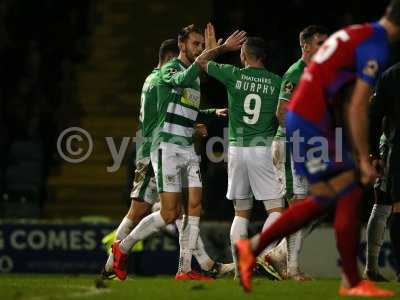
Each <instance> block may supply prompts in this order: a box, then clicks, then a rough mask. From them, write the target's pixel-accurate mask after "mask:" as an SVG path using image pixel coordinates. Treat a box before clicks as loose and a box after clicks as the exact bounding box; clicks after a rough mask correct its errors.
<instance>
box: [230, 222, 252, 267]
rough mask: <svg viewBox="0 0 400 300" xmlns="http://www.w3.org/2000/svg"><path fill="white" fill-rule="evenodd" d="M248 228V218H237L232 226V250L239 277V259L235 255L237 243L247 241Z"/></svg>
mask: <svg viewBox="0 0 400 300" xmlns="http://www.w3.org/2000/svg"><path fill="white" fill-rule="evenodd" d="M248 226H249V220H247V219H246V218H242V217H238V216H235V218H234V219H233V222H232V225H231V232H230V238H231V250H232V258H233V262H234V264H235V274H236V275H238V268H237V258H236V254H235V243H236V241H238V240H242V239H247V236H248Z"/></svg>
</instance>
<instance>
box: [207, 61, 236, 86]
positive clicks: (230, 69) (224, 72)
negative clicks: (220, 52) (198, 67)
mask: <svg viewBox="0 0 400 300" xmlns="http://www.w3.org/2000/svg"><path fill="white" fill-rule="evenodd" d="M235 70H236V67H234V66H232V65H227V64H218V63H216V62H213V61H209V62H208V64H207V73H208V75H210V76H211V77H214V78H215V79H217V80H218V81H221V82H222V83H223V84H225V85H226V84H227V83H228V82H230V81H232V80H233V76H234V72H235Z"/></svg>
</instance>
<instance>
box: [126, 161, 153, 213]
mask: <svg viewBox="0 0 400 300" xmlns="http://www.w3.org/2000/svg"><path fill="white" fill-rule="evenodd" d="M131 198H134V199H135V200H138V201H145V202H147V203H149V204H150V205H153V204H154V203H156V202H158V201H159V197H158V192H157V185H156V179H155V177H154V172H153V166H152V165H151V162H150V157H144V158H143V159H141V160H138V161H136V170H135V178H134V180H133V187H132V191H131Z"/></svg>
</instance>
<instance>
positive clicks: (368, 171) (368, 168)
mask: <svg viewBox="0 0 400 300" xmlns="http://www.w3.org/2000/svg"><path fill="white" fill-rule="evenodd" d="M360 172H361V183H362V184H365V185H366V184H369V183H373V182H375V179H376V178H378V172H377V170H376V169H375V167H374V166H373V165H372V164H371V162H370V161H369V160H368V159H361V160H360Z"/></svg>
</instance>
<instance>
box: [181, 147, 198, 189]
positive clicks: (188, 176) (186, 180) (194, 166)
mask: <svg viewBox="0 0 400 300" xmlns="http://www.w3.org/2000/svg"><path fill="white" fill-rule="evenodd" d="M185 156H186V157H187V158H186V159H185V161H186V164H185V167H184V168H183V170H182V178H181V180H182V186H183V187H185V188H186V187H187V188H189V191H190V189H191V188H197V190H198V189H200V193H201V188H202V178H201V172H200V161H201V158H200V156H199V155H197V154H196V153H195V151H194V149H191V148H189V149H187V153H186V155H185Z"/></svg>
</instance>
